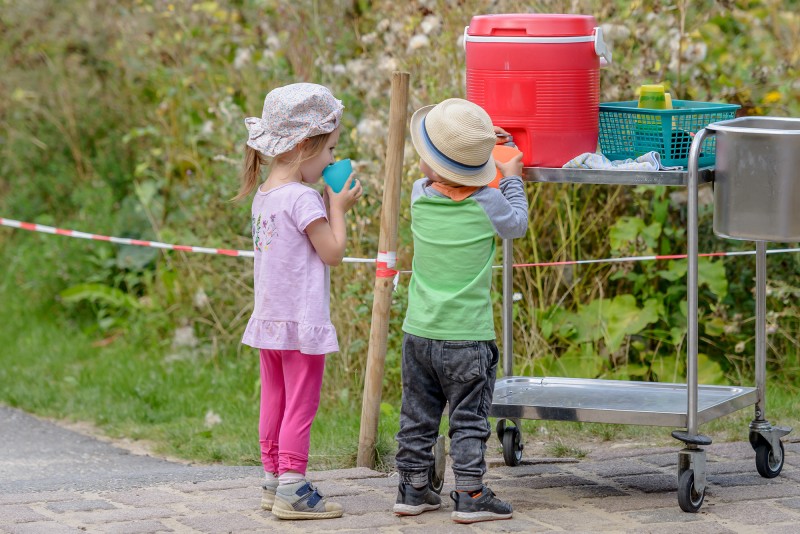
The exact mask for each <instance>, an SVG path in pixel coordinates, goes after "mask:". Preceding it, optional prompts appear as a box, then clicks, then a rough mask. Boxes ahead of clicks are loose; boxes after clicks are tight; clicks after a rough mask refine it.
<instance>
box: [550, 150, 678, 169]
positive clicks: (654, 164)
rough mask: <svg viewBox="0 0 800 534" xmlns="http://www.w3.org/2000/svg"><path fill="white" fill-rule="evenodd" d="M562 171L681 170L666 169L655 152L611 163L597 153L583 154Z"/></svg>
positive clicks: (566, 164) (568, 163) (573, 159)
mask: <svg viewBox="0 0 800 534" xmlns="http://www.w3.org/2000/svg"><path fill="white" fill-rule="evenodd" d="M563 168H564V169H615V170H638V171H674V170H676V169H682V168H683V167H682V166H680V165H678V166H675V167H667V166H664V165H662V164H661V155H660V154H659V153H658V152H656V151H652V152H648V153H646V154H642V155H641V156H639V157H638V158H636V159H631V158H629V159H621V160H615V161H611V160H610V159H608V158H607V157H605V156H604V155H603V154H599V153H597V152H585V153H583V154H581V155H580V156H575V157H574V158H572V159H571V160H569V161H568V162H566V163H565V164H564V165H563Z"/></svg>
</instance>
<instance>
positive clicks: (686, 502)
mask: <svg viewBox="0 0 800 534" xmlns="http://www.w3.org/2000/svg"><path fill="white" fill-rule="evenodd" d="M705 497H706V492H705V491H703V492H702V493H697V490H696V489H695V487H694V471H692V470H691V469H687V470H686V471H684V472H683V473H681V476H680V478H679V479H678V504H679V505H680V507H681V510H683V511H684V512H689V513H692V514H696V513H697V512H698V511H699V510H700V507H701V506H702V505H703V499H705Z"/></svg>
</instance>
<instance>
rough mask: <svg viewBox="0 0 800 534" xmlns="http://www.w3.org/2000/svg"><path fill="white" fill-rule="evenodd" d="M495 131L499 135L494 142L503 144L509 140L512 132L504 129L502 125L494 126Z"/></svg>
mask: <svg viewBox="0 0 800 534" xmlns="http://www.w3.org/2000/svg"><path fill="white" fill-rule="evenodd" d="M494 133H495V135H496V136H497V140H496V141H495V142H494V144H496V145H503V144H505V143H507V142H508V138H509V137H511V134H510V133H508V132H507V131H505V130H504V129H502V128H501V127H500V126H495V127H494Z"/></svg>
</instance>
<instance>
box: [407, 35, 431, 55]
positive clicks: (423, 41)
mask: <svg viewBox="0 0 800 534" xmlns="http://www.w3.org/2000/svg"><path fill="white" fill-rule="evenodd" d="M430 44H431V42H430V39H428V36H427V35H421V34H417V35H415V36H414V37H412V38H411V40H410V41H408V51H409V52H413V51H414V50H419V49H420V48H425V47H427V46H429V45H430Z"/></svg>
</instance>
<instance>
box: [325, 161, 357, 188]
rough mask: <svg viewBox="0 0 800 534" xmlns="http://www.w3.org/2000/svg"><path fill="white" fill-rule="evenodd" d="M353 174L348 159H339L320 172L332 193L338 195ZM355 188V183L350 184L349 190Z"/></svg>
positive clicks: (351, 165)
mask: <svg viewBox="0 0 800 534" xmlns="http://www.w3.org/2000/svg"><path fill="white" fill-rule="evenodd" d="M352 173H353V163H352V162H351V161H350V159H349V158H348V159H341V160H339V161H337V162H336V163H332V164H331V165H328V166H327V167H325V169H324V170H323V171H322V179H323V180H325V183H326V184H328V185H329V186H331V189H333V192H334V193H338V192H339V191H341V190H342V188H343V187H344V183H345V182H346V181H347V179H348V178H349V177H350V175H351V174H352ZM355 186H356V181H355V180H353V181H352V182H350V189H352V188H354V187H355Z"/></svg>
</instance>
